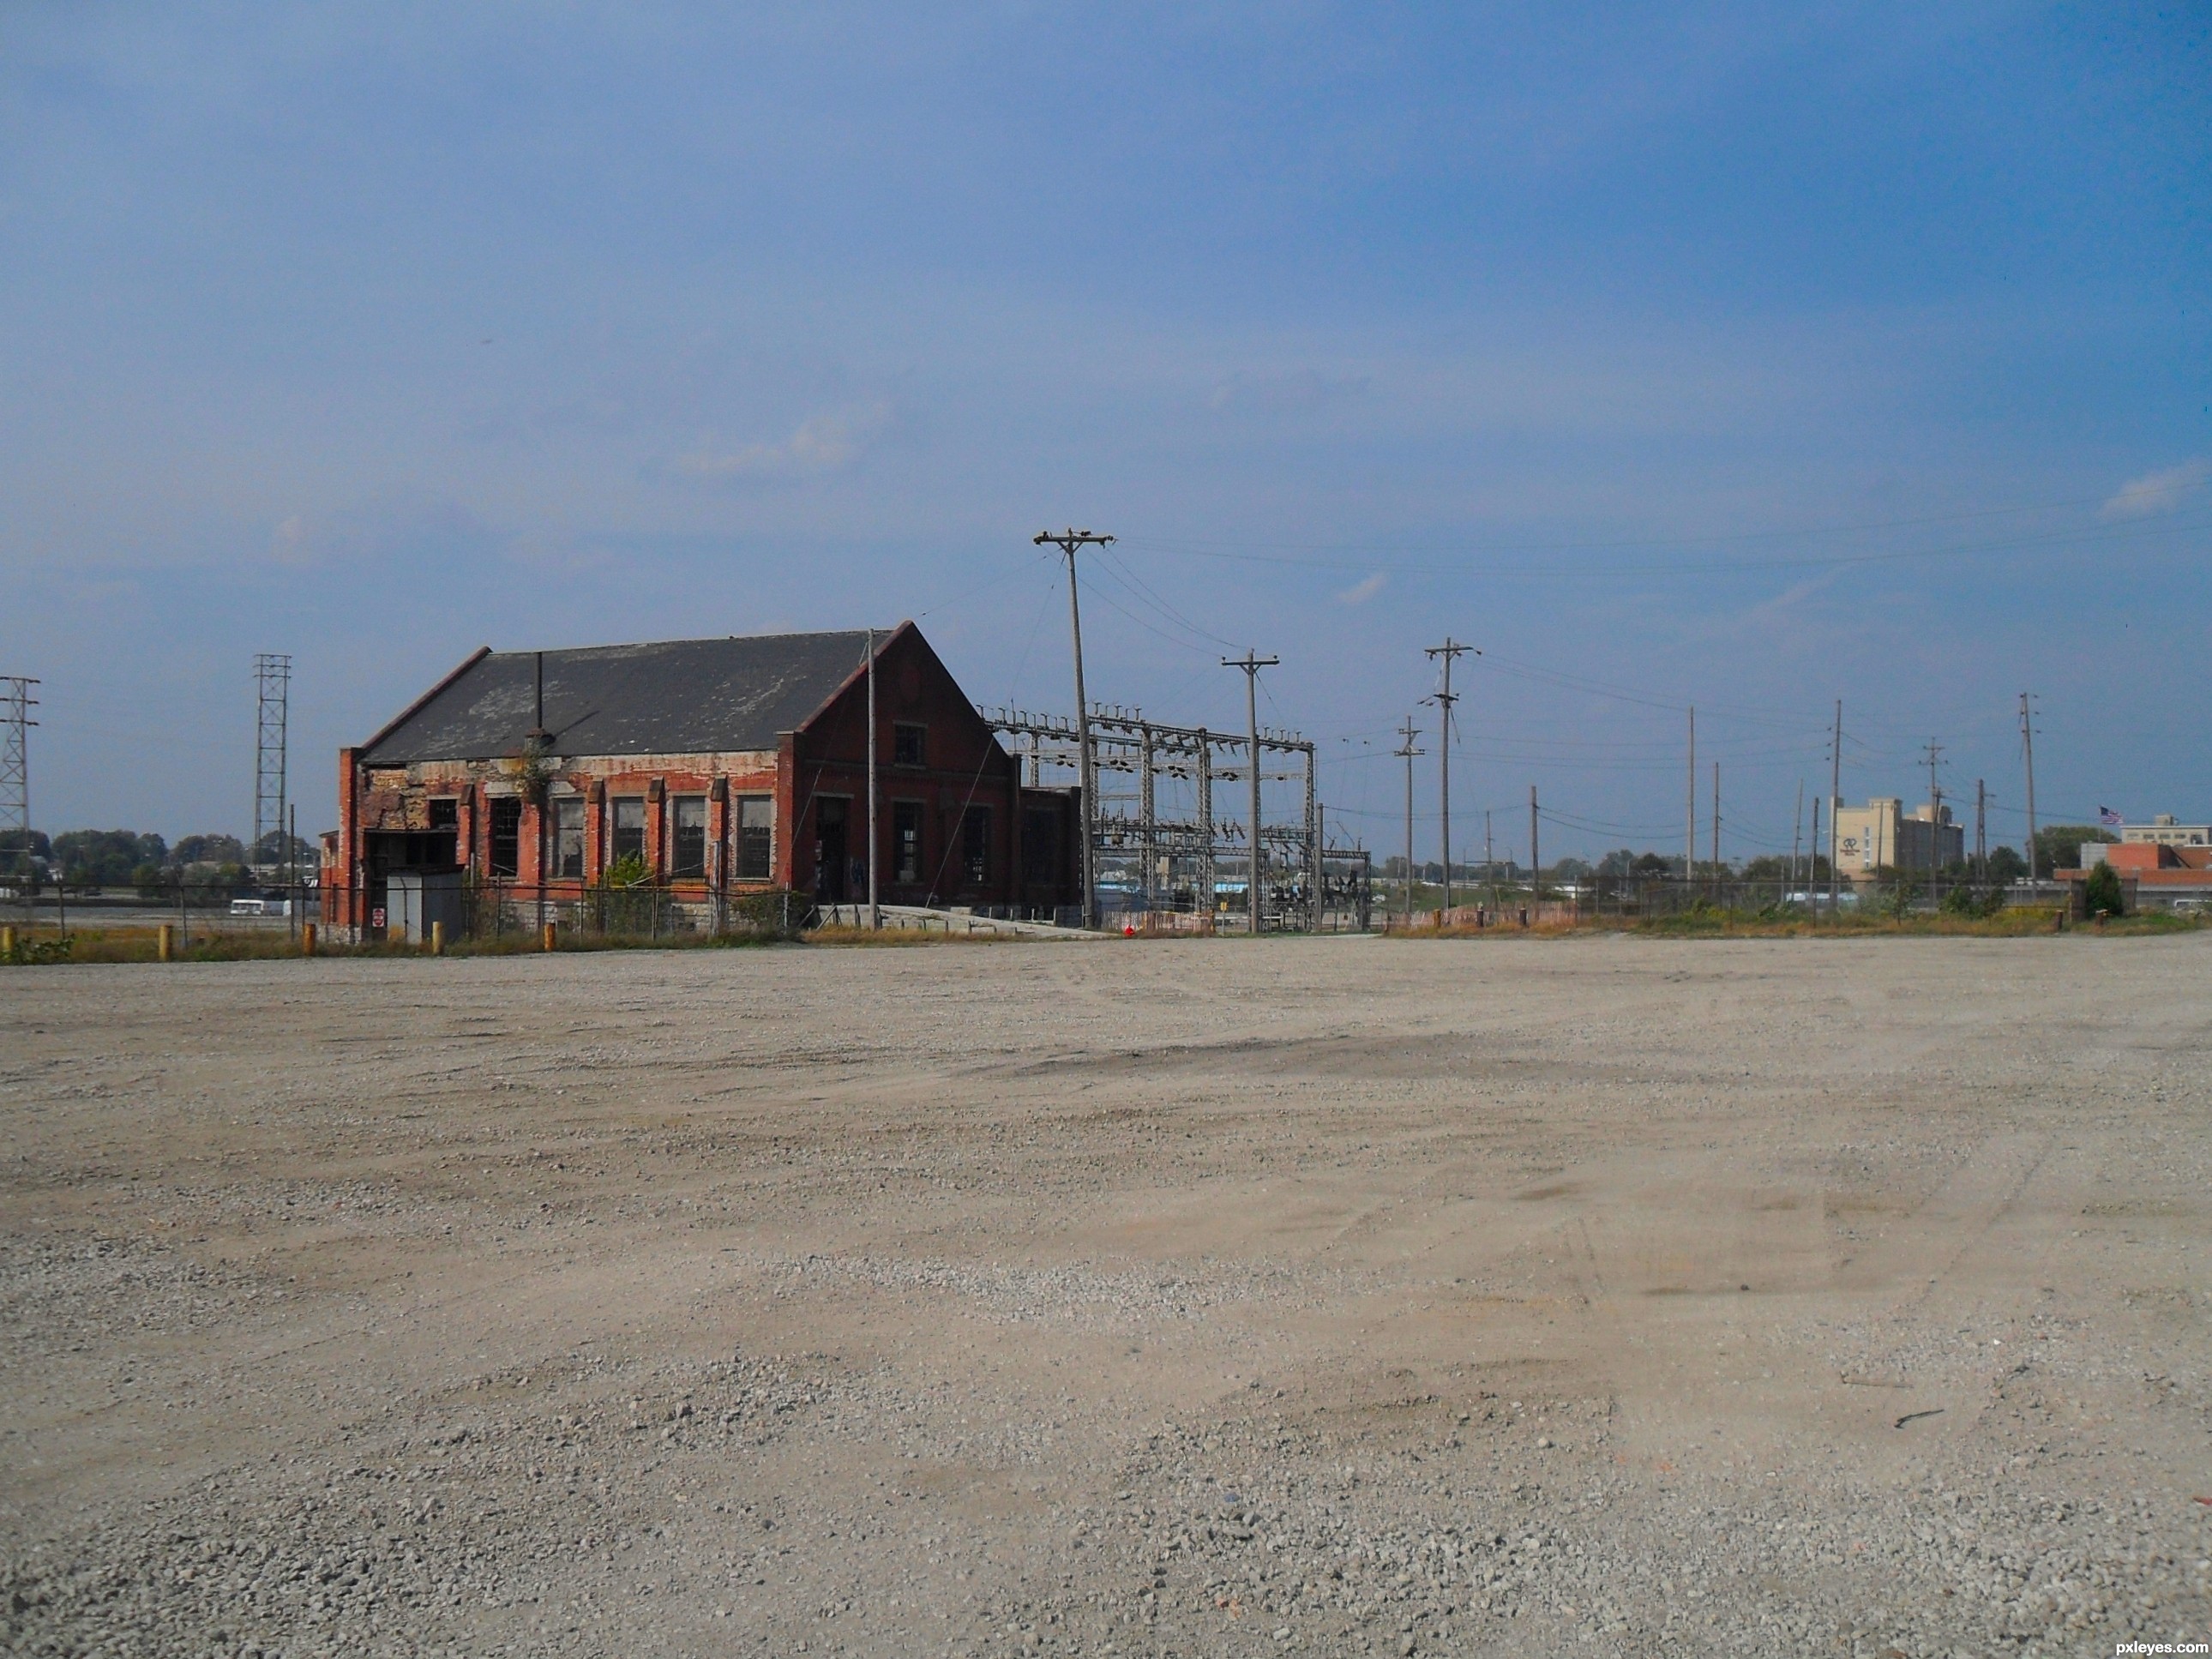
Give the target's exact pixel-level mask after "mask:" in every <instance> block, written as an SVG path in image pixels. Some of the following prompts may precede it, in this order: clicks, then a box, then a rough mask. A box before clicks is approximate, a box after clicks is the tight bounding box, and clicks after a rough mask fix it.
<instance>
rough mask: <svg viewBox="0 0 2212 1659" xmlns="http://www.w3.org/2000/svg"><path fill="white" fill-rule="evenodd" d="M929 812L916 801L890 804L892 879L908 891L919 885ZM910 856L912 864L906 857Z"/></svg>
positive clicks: (925, 849) (924, 856)
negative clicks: (907, 888)
mask: <svg viewBox="0 0 2212 1659" xmlns="http://www.w3.org/2000/svg"><path fill="white" fill-rule="evenodd" d="M928 816H929V814H928V808H927V805H925V804H924V803H923V802H921V801H918V800H895V801H893V802H892V803H891V879H892V880H893V881H895V882H898V883H900V884H902V885H905V886H908V887H919V886H920V885H921V866H922V862H923V860H924V859H925V858H927V855H928V848H927V838H928V833H929V832H928V829H927V820H928ZM909 852H910V853H911V854H913V862H912V863H911V864H909V863H908V861H907V854H908V853H909Z"/></svg>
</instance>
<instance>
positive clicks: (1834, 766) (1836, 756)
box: [1814, 697, 1844, 920]
mask: <svg viewBox="0 0 2212 1659" xmlns="http://www.w3.org/2000/svg"><path fill="white" fill-rule="evenodd" d="M1843 811H1844V700H1843V699H1842V698H1841V697H1838V698H1837V699H1836V737H1835V741H1834V742H1833V744H1831V745H1830V747H1829V750H1828V915H1829V917H1830V919H1831V920H1833V918H1834V916H1835V915H1836V912H1837V911H1838V909H1839V908H1841V907H1842V904H1843V889H1842V888H1841V887H1840V886H1839V885H1838V882H1839V881H1840V880H1841V879H1842V878H1841V876H1840V875H1839V874H1838V868H1837V863H1836V848H1837V840H1836V834H1837V832H1836V820H1837V819H1838V818H1839V817H1842V816H1843ZM1818 839H1819V837H1818V836H1814V840H1816V841H1817V840H1818Z"/></svg>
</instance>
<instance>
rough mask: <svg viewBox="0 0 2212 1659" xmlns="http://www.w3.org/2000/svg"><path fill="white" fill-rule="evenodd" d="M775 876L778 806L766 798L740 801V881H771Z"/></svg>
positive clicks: (760, 797) (741, 799)
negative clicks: (776, 809) (776, 808)
mask: <svg viewBox="0 0 2212 1659" xmlns="http://www.w3.org/2000/svg"><path fill="white" fill-rule="evenodd" d="M774 876H775V801H774V800H772V799H769V797H768V796H766V795H740V796H739V797H738V880H739V881H768V880H770V879H772V878H774Z"/></svg>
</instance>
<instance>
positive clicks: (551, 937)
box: [538, 921, 561, 951]
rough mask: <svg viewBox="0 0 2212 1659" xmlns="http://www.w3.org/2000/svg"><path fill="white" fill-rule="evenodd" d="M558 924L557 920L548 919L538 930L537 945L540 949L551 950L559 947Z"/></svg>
mask: <svg viewBox="0 0 2212 1659" xmlns="http://www.w3.org/2000/svg"><path fill="white" fill-rule="evenodd" d="M560 926H561V924H560V923H558V922H556V921H549V922H547V923H546V924H545V926H544V927H543V928H541V929H539V930H538V948H539V949H540V950H544V951H553V950H556V949H558V948H559V939H560Z"/></svg>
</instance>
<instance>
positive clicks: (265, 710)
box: [246, 651, 292, 864]
mask: <svg viewBox="0 0 2212 1659" xmlns="http://www.w3.org/2000/svg"><path fill="white" fill-rule="evenodd" d="M253 678H254V684H255V685H256V687H257V688H258V690H259V691H260V694H261V706H260V712H259V715H258V719H257V720H255V722H254V743H253V839H252V841H250V842H247V843H246V862H247V863H248V864H254V863H258V861H259V860H260V858H261V838H262V837H263V836H265V835H267V834H268V833H269V832H270V830H272V829H273V830H275V831H276V832H277V838H278V841H279V842H280V843H281V844H282V845H283V848H284V852H285V854H286V856H284V857H283V858H280V859H279V860H278V862H279V863H282V864H289V863H290V861H291V860H290V858H289V854H290V852H291V844H290V843H289V842H285V841H284V840H283V836H284V805H285V789H284V761H285V724H286V721H287V720H288V718H289V710H290V705H291V700H292V659H291V658H290V657H289V656H288V655H284V654H282V653H277V652H274V651H264V652H263V653H261V654H260V655H259V656H258V657H256V658H254V659H253Z"/></svg>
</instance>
